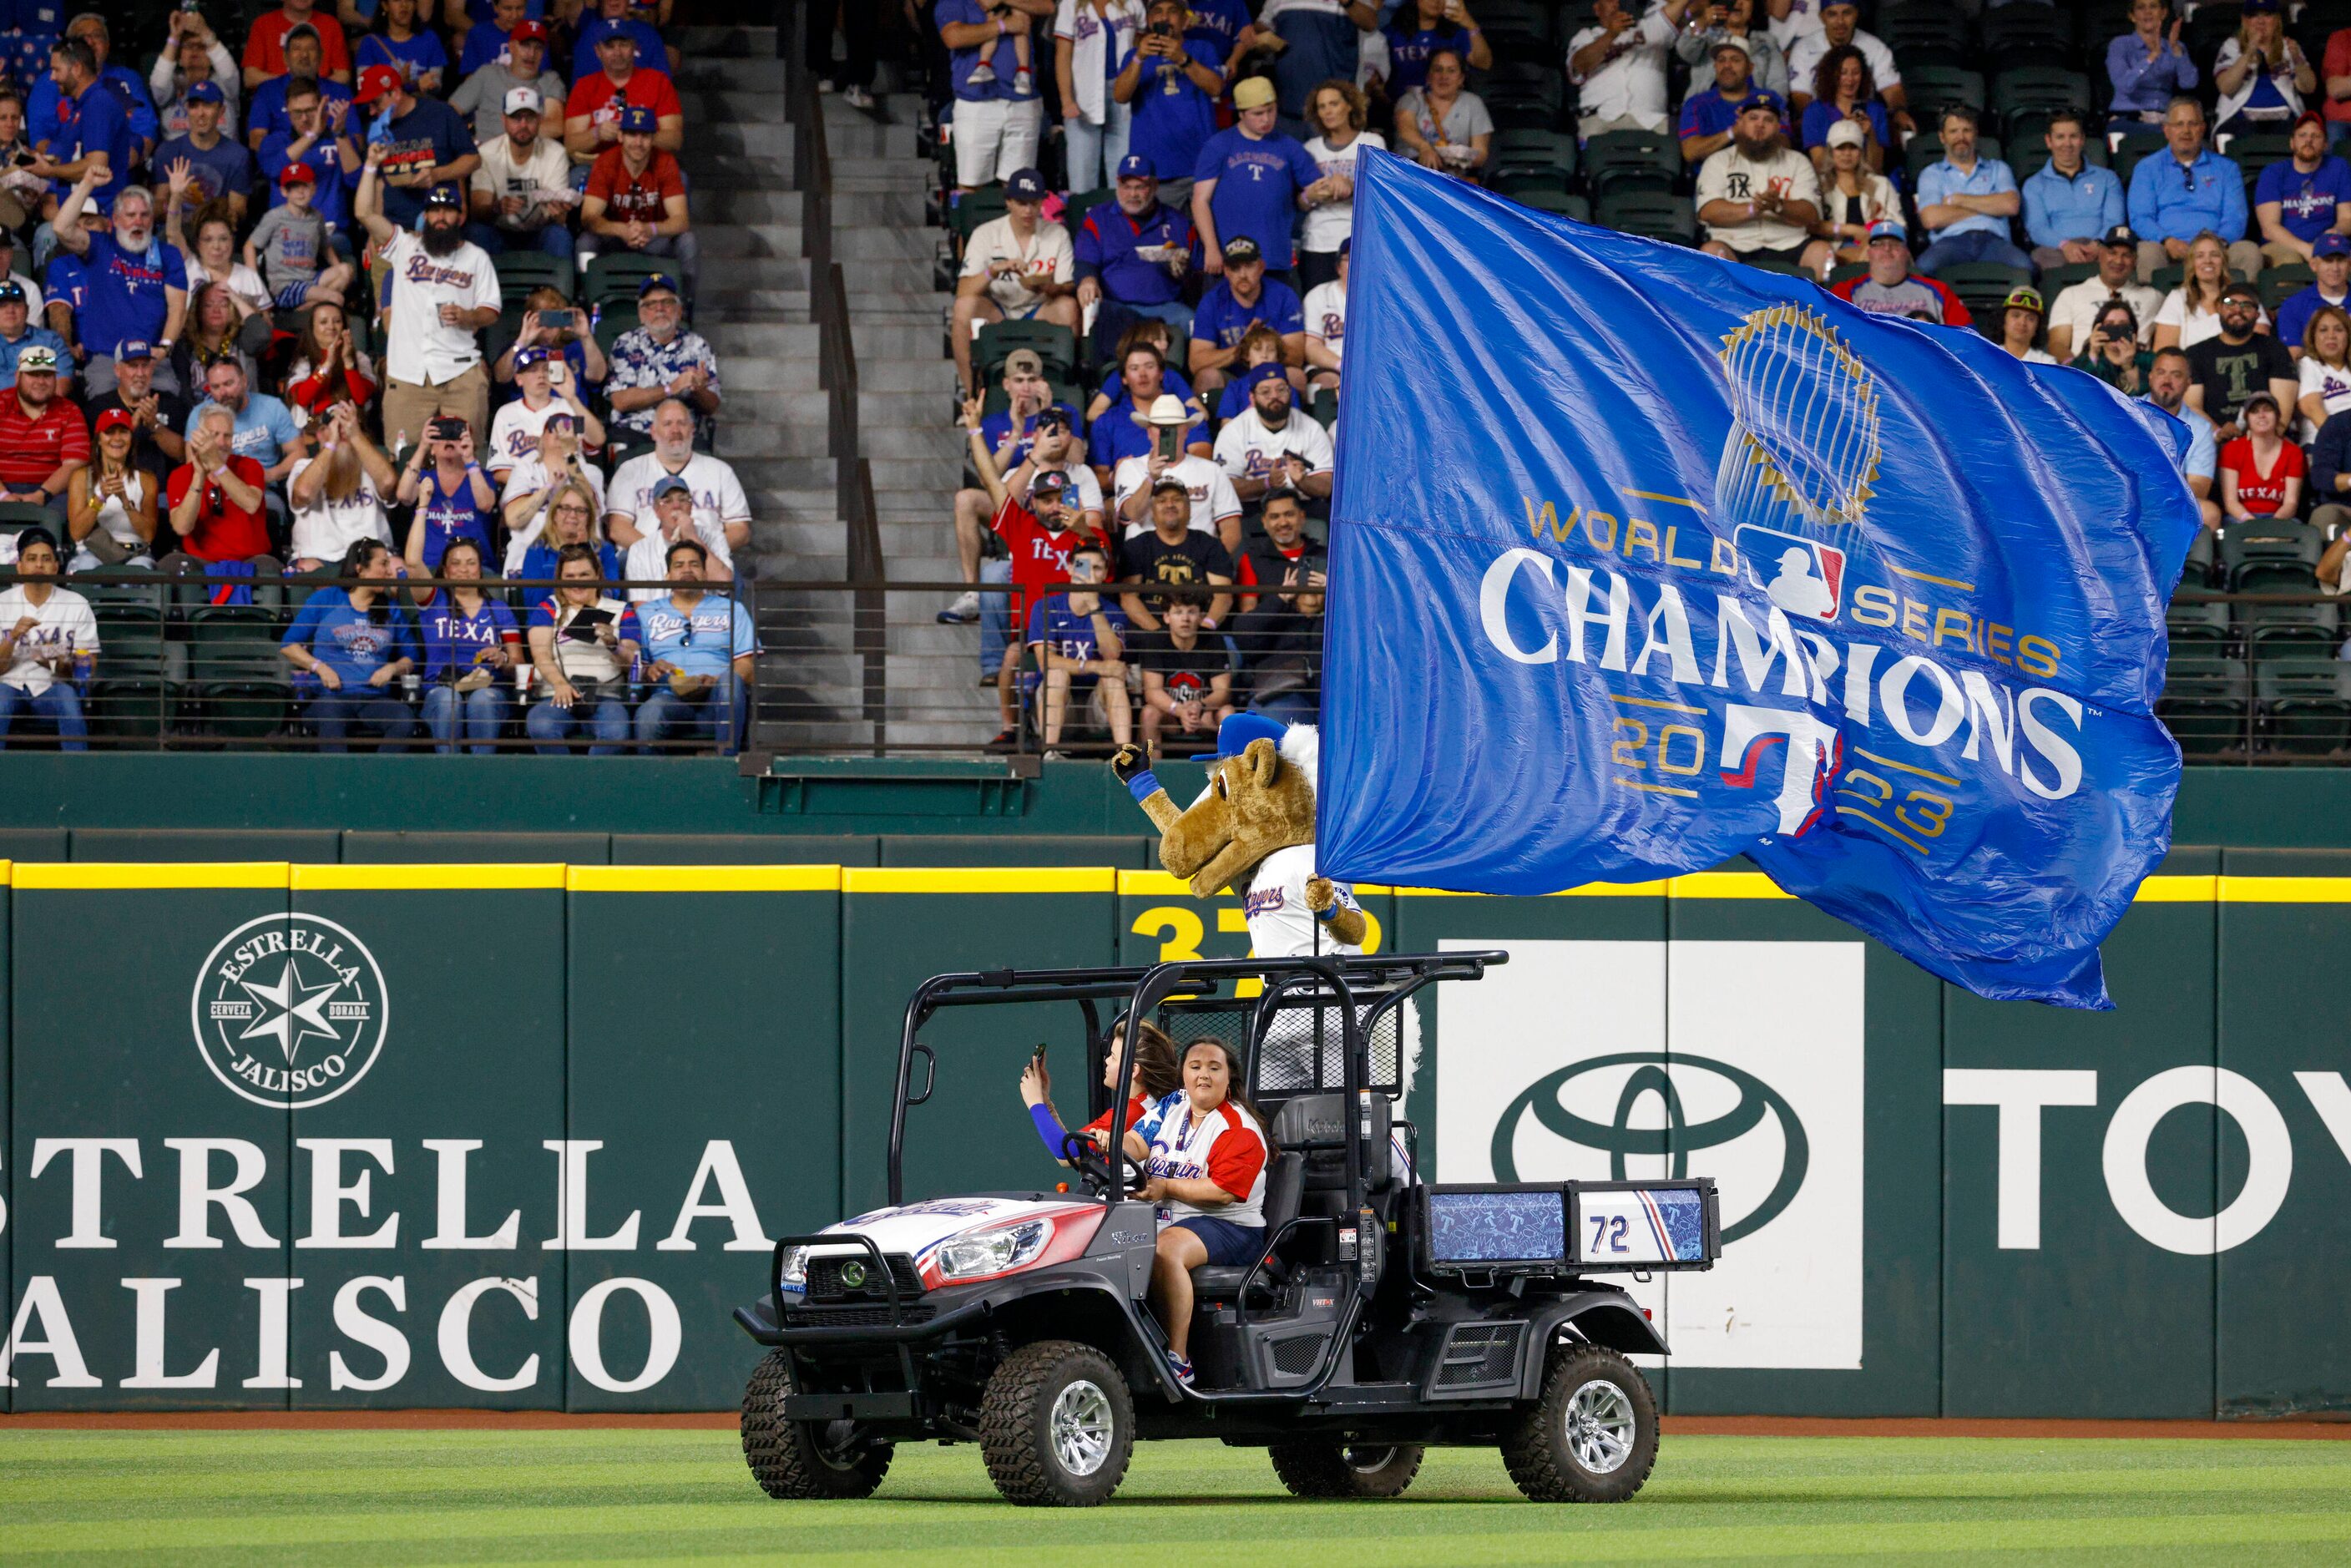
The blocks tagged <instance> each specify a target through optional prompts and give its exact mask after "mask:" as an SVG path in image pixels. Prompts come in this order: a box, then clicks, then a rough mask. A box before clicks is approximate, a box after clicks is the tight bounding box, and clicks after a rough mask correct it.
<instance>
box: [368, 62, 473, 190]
mask: <svg viewBox="0 0 2351 1568" xmlns="http://www.w3.org/2000/svg"><path fill="white" fill-rule="evenodd" d="M351 102H352V103H353V105H355V106H356V107H358V108H360V109H361V110H367V111H369V112H370V113H371V115H372V117H373V118H371V120H369V122H368V151H367V163H368V167H369V168H371V169H374V170H375V171H377V179H378V183H379V189H380V190H381V194H382V202H383V215H384V216H385V217H387V218H389V219H391V220H392V223H393V224H394V225H397V226H398V227H401V228H407V227H409V226H411V225H413V224H414V223H415V222H416V221H417V219H418V218H420V217H421V216H423V212H424V201H425V197H426V196H427V195H428V194H429V193H433V192H435V191H441V190H445V189H447V188H448V187H449V186H451V185H453V184H454V185H456V186H458V187H459V188H461V189H462V188H463V186H464V184H465V182H466V181H467V180H469V179H471V178H472V177H473V174H474V171H475V170H476V169H478V168H480V167H481V166H482V155H481V152H479V151H478V150H477V149H476V148H475V146H474V133H473V132H472V131H470V130H468V129H466V126H465V117H464V116H462V115H460V114H459V113H458V112H457V111H456V110H454V109H452V108H450V107H449V106H448V105H447V104H445V103H444V102H442V101H441V100H440V99H437V98H420V97H418V96H417V94H416V92H415V89H413V88H411V87H410V86H409V84H408V83H407V82H405V81H403V80H402V78H401V75H400V73H399V72H398V71H396V70H393V69H392V68H391V67H389V66H370V67H369V68H367V69H365V70H363V71H361V72H360V85H359V90H358V91H357V92H355V93H353V94H352V95H351ZM379 149H381V152H379ZM365 177H366V176H365V175H364V174H362V175H361V179H362V180H364V179H365ZM460 210H461V211H462V208H461V209H460Z"/></svg>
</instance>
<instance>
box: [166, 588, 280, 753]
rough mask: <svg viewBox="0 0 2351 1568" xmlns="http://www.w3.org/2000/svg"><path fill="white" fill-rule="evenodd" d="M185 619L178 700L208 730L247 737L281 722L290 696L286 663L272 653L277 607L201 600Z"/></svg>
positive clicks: (277, 726) (259, 734) (271, 730)
mask: <svg viewBox="0 0 2351 1568" xmlns="http://www.w3.org/2000/svg"><path fill="white" fill-rule="evenodd" d="M187 622H188V650H187V652H188V663H187V668H186V672H185V679H186V681H187V686H186V688H185V691H186V694H187V695H188V696H189V697H190V698H191V699H192V700H191V701H189V702H187V703H185V704H183V711H184V712H188V713H189V714H190V715H191V716H193V717H194V718H195V719H196V720H197V721H198V722H199V723H200V724H202V726H203V727H204V728H205V729H207V730H208V731H210V732H211V733H213V734H214V735H217V736H221V737H225V738H229V739H239V740H252V739H259V738H263V737H268V736H272V735H276V734H277V732H278V731H279V730H281V729H282V728H284V727H285V724H286V718H287V714H288V713H289V712H290V711H291V708H292V706H293V701H294V680H293V674H292V666H290V665H288V664H287V663H286V660H285V658H284V657H283V656H282V655H281V654H280V653H278V651H277V648H278V638H279V637H280V635H281V634H282V633H283V630H284V627H283V622H282V620H281V617H280V615H279V612H277V610H276V609H273V608H270V607H267V606H263V605H215V604H204V605H200V606H199V607H198V608H196V609H194V610H193V611H191V612H189V614H188V617H187Z"/></svg>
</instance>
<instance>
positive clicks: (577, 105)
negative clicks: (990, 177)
mask: <svg viewBox="0 0 2351 1568" xmlns="http://www.w3.org/2000/svg"><path fill="white" fill-rule="evenodd" d="M596 63H597V65H598V66H599V67H600V69H598V70H596V71H594V72H592V73H590V72H583V73H581V74H580V77H579V78H577V79H576V80H574V81H573V83H572V86H571V92H570V94H569V96H568V97H567V98H565V99H564V100H563V145H564V150H565V151H566V152H569V153H570V154H571V162H572V163H573V164H574V165H578V164H583V163H593V162H596V159H597V156H598V155H599V154H600V153H601V152H603V151H604V149H606V148H608V147H611V146H615V145H617V144H618V143H619V141H620V140H621V110H624V109H629V108H636V109H649V110H653V126H654V131H653V145H654V146H656V147H658V148H660V149H661V150H662V151H663V152H676V151H677V150H678V149H679V148H681V147H684V145H685V106H684V104H682V103H680V102H679V101H678V98H677V89H676V88H674V87H673V86H671V85H670V79H669V78H668V77H666V76H664V74H663V73H661V72H660V71H649V70H644V69H642V68H639V66H638V65H637V46H636V41H635V40H634V39H633V38H631V37H628V36H627V35H626V34H622V33H608V34H606V35H605V36H604V38H603V41H602V42H601V44H599V45H598V46H597V48H596ZM961 136H962V132H961V131H960V129H958V131H957V132H956V137H957V141H960V140H961Z"/></svg>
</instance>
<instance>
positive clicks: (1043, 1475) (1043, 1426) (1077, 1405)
mask: <svg viewBox="0 0 2351 1568" xmlns="http://www.w3.org/2000/svg"><path fill="white" fill-rule="evenodd" d="M979 1451H980V1454H981V1457H982V1458H985V1459H986V1460H987V1479H990V1480H992V1481H994V1482H995V1483H996V1490H998V1491H999V1492H1001V1493H1002V1494H1003V1495H1004V1500H1005V1501H1007V1502H1010V1503H1018V1504H1019V1505H1020V1506H1022V1507H1024V1508H1092V1507H1093V1506H1094V1505H1095V1504H1097V1503H1101V1502H1105V1501H1107V1500H1109V1498H1110V1495H1111V1494H1112V1493H1113V1492H1114V1491H1116V1490H1118V1483H1119V1482H1120V1481H1122V1480H1123V1479H1125V1477H1126V1462H1127V1460H1128V1459H1129V1458H1132V1457H1133V1455H1134V1400H1133V1399H1132V1398H1131V1397H1129V1396H1128V1394H1127V1389H1126V1379H1125V1378H1124V1377H1122V1376H1121V1375H1119V1370H1118V1366H1117V1364H1115V1363H1113V1361H1112V1360H1111V1359H1110V1357H1108V1356H1106V1355H1104V1354H1102V1352H1100V1351H1098V1350H1096V1349H1094V1348H1093V1347H1092V1345H1086V1344H1080V1343H1077V1342H1076V1341H1074V1340H1066V1339H1049V1340H1040V1341H1039V1342H1037V1343H1035V1344H1024V1345H1022V1346H1021V1347H1020V1348H1019V1350H1016V1351H1014V1352H1013V1353H1012V1354H1010V1355H1009V1356H1007V1357H1006V1358H1005V1360H1004V1362H1003V1364H1001V1365H999V1366H998V1367H997V1369H996V1373H995V1375H993V1376H991V1377H990V1378H989V1379H988V1380H987V1394H986V1396H984V1397H983V1398H982V1400H981V1402H980V1409H979Z"/></svg>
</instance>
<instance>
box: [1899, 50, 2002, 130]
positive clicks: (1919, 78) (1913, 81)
mask: <svg viewBox="0 0 2351 1568" xmlns="http://www.w3.org/2000/svg"><path fill="white" fill-rule="evenodd" d="M1902 90H1903V91H1904V92H1906V93H1907V94H1908V95H1909V98H1910V113H1911V115H1912V116H1913V117H1914V118H1915V119H1916V120H1917V121H1918V124H1919V127H1920V131H1919V134H1920V135H1922V136H1924V135H1928V134H1931V133H1932V131H1933V129H1934V127H1935V125H1936V123H1937V121H1938V120H1940V119H1941V117H1942V113H1943V110H1946V109H1948V108H1949V107H1950V106H1951V105H1952V104H1955V103H1962V104H1965V105H1967V107H1969V108H1970V109H1972V110H1977V111H1978V112H1979V113H1980V112H1981V111H1982V110H1983V107H1984V78H1983V75H1982V73H1981V72H1980V71H1971V70H1967V69H1964V68H1960V67H1959V66H1920V67H1918V68H1916V69H1913V68H1910V67H1907V66H1906V67H1904V68H1903V70H1902Z"/></svg>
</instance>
